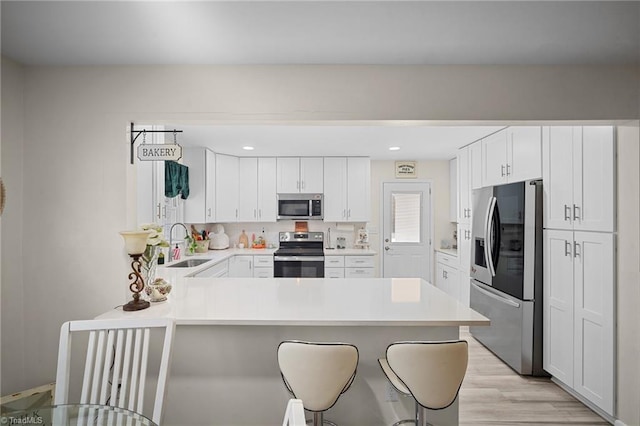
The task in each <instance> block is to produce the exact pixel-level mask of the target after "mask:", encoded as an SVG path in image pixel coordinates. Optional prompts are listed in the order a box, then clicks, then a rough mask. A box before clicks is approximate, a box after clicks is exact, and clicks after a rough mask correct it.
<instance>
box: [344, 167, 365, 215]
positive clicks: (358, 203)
mask: <svg viewBox="0 0 640 426" xmlns="http://www.w3.org/2000/svg"><path fill="white" fill-rule="evenodd" d="M370 216H371V161H370V160H369V158H364V157H349V158H347V220H348V221H350V222H368V221H369V219H370Z"/></svg>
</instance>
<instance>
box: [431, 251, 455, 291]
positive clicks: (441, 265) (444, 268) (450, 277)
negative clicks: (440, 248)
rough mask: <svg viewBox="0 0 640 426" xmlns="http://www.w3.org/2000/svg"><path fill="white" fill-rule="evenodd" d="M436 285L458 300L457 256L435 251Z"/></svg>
mask: <svg viewBox="0 0 640 426" xmlns="http://www.w3.org/2000/svg"><path fill="white" fill-rule="evenodd" d="M435 278H436V280H435V281H436V287H438V288H439V289H440V290H442V291H444V292H445V293H447V294H448V295H449V296H451V297H453V298H454V299H456V300H460V272H459V271H458V258H457V257H456V256H452V255H449V254H445V253H442V252H437V253H436V277H435Z"/></svg>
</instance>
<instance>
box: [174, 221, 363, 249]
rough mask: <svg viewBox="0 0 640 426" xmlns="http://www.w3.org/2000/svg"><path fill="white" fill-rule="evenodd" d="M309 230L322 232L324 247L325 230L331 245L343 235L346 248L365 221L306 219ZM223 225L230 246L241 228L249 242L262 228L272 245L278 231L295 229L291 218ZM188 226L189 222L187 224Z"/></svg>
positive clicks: (350, 246) (200, 225)
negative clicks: (347, 221) (268, 221)
mask: <svg viewBox="0 0 640 426" xmlns="http://www.w3.org/2000/svg"><path fill="white" fill-rule="evenodd" d="M307 224H308V226H309V231H310V232H324V236H325V244H324V245H325V247H327V246H328V241H327V240H326V239H327V230H328V229H331V247H335V246H336V238H337V237H344V238H345V240H346V245H347V248H353V244H354V242H355V239H356V236H357V232H358V229H360V228H364V227H365V226H366V223H364V222H362V223H360V222H353V223H336V222H323V221H320V220H318V221H312V220H310V221H307ZM194 225H195V227H196V229H198V230H202V229H206V230H207V231H210V230H211V229H212V228H213V224H206V225H202V224H194ZM221 225H222V226H224V232H225V234H227V235H228V236H229V245H230V246H231V247H233V246H234V244H237V243H238V237H240V234H241V233H242V230H244V231H245V233H246V234H247V237H249V242H251V235H252V234H255V237H256V239H257V238H258V237H259V236H260V235H261V234H262V230H263V229H264V235H265V239H266V240H267V244H268V245H269V244H273V245H274V247H277V246H278V234H279V233H280V232H286V231H290V232H293V231H294V230H295V221H293V220H284V221H279V222H276V223H249V222H244V223H222V224H221ZM187 226H188V227H190V226H191V224H187Z"/></svg>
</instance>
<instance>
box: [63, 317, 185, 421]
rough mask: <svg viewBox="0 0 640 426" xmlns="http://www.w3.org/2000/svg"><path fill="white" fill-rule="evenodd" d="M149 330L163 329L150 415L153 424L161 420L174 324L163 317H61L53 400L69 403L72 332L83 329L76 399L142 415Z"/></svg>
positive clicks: (82, 402)
mask: <svg viewBox="0 0 640 426" xmlns="http://www.w3.org/2000/svg"><path fill="white" fill-rule="evenodd" d="M151 329H164V342H163V344H162V354H161V359H160V368H159V372H158V383H157V386H156V393H155V397H154V406H153V414H152V417H151V420H152V421H153V422H154V423H156V424H161V421H162V408H163V404H164V398H165V392H166V388H167V378H168V377H169V367H170V366H171V354H172V346H173V336H174V331H175V323H174V322H173V321H172V320H170V319H166V318H158V319H124V320H123V319H119V320H89V321H70V322H65V323H64V324H63V325H62V328H61V330H60V346H59V349H58V371H57V376H56V392H55V400H54V403H55V404H56V405H59V404H68V403H69V401H68V399H69V377H70V368H71V336H72V333H76V332H88V333H89V342H88V345H87V354H86V359H85V365H84V378H83V382H82V391H81V396H80V401H79V402H80V403H81V404H98V405H109V406H114V407H120V408H125V409H127V410H130V411H135V412H137V413H140V414H142V413H143V408H144V407H143V404H144V395H145V383H146V379H147V363H148V358H149V336H150V334H151ZM110 383H112V384H114V385H113V386H111V385H110ZM116 384H120V386H118V385H116ZM73 402H76V401H73Z"/></svg>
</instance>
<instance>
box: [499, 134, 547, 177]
mask: <svg viewBox="0 0 640 426" xmlns="http://www.w3.org/2000/svg"><path fill="white" fill-rule="evenodd" d="M507 161H508V162H507V166H508V167H507V180H508V182H522V181H524V180H529V179H540V178H541V177H542V127H540V126H518V127H509V128H508V129H507Z"/></svg>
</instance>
